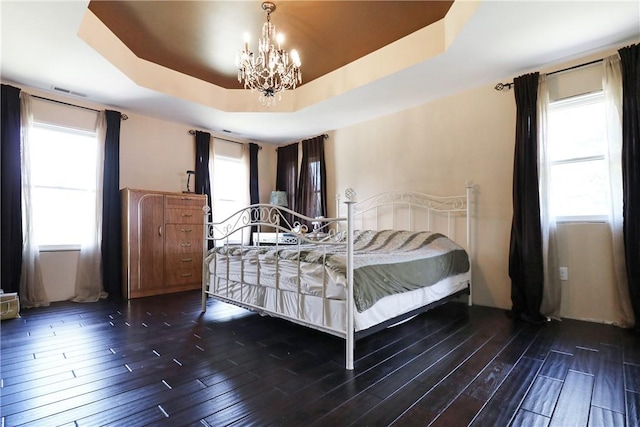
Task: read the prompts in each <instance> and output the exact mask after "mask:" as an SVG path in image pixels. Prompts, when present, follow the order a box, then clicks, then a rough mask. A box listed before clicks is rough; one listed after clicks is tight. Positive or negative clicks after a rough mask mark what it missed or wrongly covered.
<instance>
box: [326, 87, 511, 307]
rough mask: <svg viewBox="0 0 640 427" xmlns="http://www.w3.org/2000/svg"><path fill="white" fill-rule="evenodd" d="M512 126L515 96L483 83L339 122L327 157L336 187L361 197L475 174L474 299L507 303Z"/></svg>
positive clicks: (457, 187)
mask: <svg viewBox="0 0 640 427" xmlns="http://www.w3.org/2000/svg"><path fill="white" fill-rule="evenodd" d="M514 132H515V108H514V107H513V97H512V96H510V94H504V93H499V92H496V91H495V90H493V89H492V88H491V87H483V88H479V89H476V90H473V91H469V92H465V93H462V94H459V95H456V96H452V97H449V98H446V99H442V100H439V101H435V102H431V103H429V104H426V105H422V106H420V107H416V108H413V109H411V110H407V111H402V112H400V113H396V114H393V115H390V116H387V117H382V118H379V119H377V120H374V121H371V122H367V123H363V124H360V125H356V126H352V127H349V128H346V129H340V130H337V131H335V132H334V133H333V136H332V138H331V139H330V140H329V141H330V143H329V144H328V147H327V149H328V151H329V152H328V153H327V158H332V157H333V158H334V161H335V171H336V176H335V186H336V187H335V188H336V189H337V190H338V191H344V188H347V187H352V188H354V189H355V190H356V191H357V193H358V198H364V197H367V196H370V195H372V194H375V193H377V192H381V191H386V190H393V189H396V190H398V189H401V190H411V191H420V192H426V193H430V194H435V195H451V194H464V192H465V183H466V181H468V180H473V181H474V182H475V184H476V187H475V191H474V198H475V206H474V207H472V209H473V210H474V213H475V214H476V217H477V225H476V227H474V240H475V245H474V248H473V251H474V252H475V259H474V265H473V268H474V300H475V303H477V304H480V305H487V306H492V307H505V308H506V307H509V306H510V304H509V295H510V294H509V291H510V289H509V285H508V274H507V270H506V260H507V254H508V248H509V229H510V225H511V174H512V161H513V135H514Z"/></svg>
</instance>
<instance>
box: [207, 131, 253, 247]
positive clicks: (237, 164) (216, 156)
mask: <svg viewBox="0 0 640 427" xmlns="http://www.w3.org/2000/svg"><path fill="white" fill-rule="evenodd" d="M213 151H214V153H213V173H212V174H211V181H212V185H211V191H212V194H211V198H212V201H213V203H212V209H213V219H214V221H223V220H225V219H226V218H228V217H229V216H230V215H232V214H234V213H235V212H237V211H239V210H240V209H242V208H244V207H246V206H247V205H248V204H249V190H248V188H249V169H248V164H247V160H246V157H245V155H244V154H245V153H244V145H241V144H237V143H229V142H226V141H221V140H215V142H214V150H213ZM249 232H250V231H249V229H247V230H246V231H245V233H244V239H245V240H247V239H248V236H249ZM242 239H243V235H242V234H241V233H240V232H237V233H235V234H234V235H233V236H231V238H230V239H229V242H230V243H241V241H242ZM247 241H248V240H247ZM245 243H246V242H245Z"/></svg>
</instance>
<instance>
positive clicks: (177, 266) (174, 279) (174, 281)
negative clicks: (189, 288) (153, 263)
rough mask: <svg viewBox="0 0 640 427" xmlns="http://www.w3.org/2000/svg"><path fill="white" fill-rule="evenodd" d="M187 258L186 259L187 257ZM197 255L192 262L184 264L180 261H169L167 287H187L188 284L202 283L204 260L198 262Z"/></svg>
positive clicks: (165, 273) (165, 272)
mask: <svg viewBox="0 0 640 427" xmlns="http://www.w3.org/2000/svg"><path fill="white" fill-rule="evenodd" d="M185 258H186V257H185ZM196 258H197V255H194V256H193V259H194V260H193V261H192V262H182V261H181V259H180V258H178V259H174V258H171V259H167V261H166V264H165V270H164V276H165V282H166V284H167V286H174V285H185V284H187V283H201V282H202V258H200V260H199V262H196V261H198V260H196Z"/></svg>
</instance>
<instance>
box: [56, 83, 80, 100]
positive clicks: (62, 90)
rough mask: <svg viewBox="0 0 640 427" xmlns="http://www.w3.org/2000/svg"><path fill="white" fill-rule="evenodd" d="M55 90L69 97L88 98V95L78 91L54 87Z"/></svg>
mask: <svg viewBox="0 0 640 427" xmlns="http://www.w3.org/2000/svg"><path fill="white" fill-rule="evenodd" d="M53 90H55V91H56V92H62V93H66V94H67V95H74V96H80V97H82V98H86V97H87V94H86V93H80V92H76V91H73V90H69V89H65V88H63V87H59V86H54V87H53Z"/></svg>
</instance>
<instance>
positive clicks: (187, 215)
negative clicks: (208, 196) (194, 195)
mask: <svg viewBox="0 0 640 427" xmlns="http://www.w3.org/2000/svg"><path fill="white" fill-rule="evenodd" d="M180 216H181V217H190V216H193V214H190V213H187V214H186V213H183V214H180Z"/></svg>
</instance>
